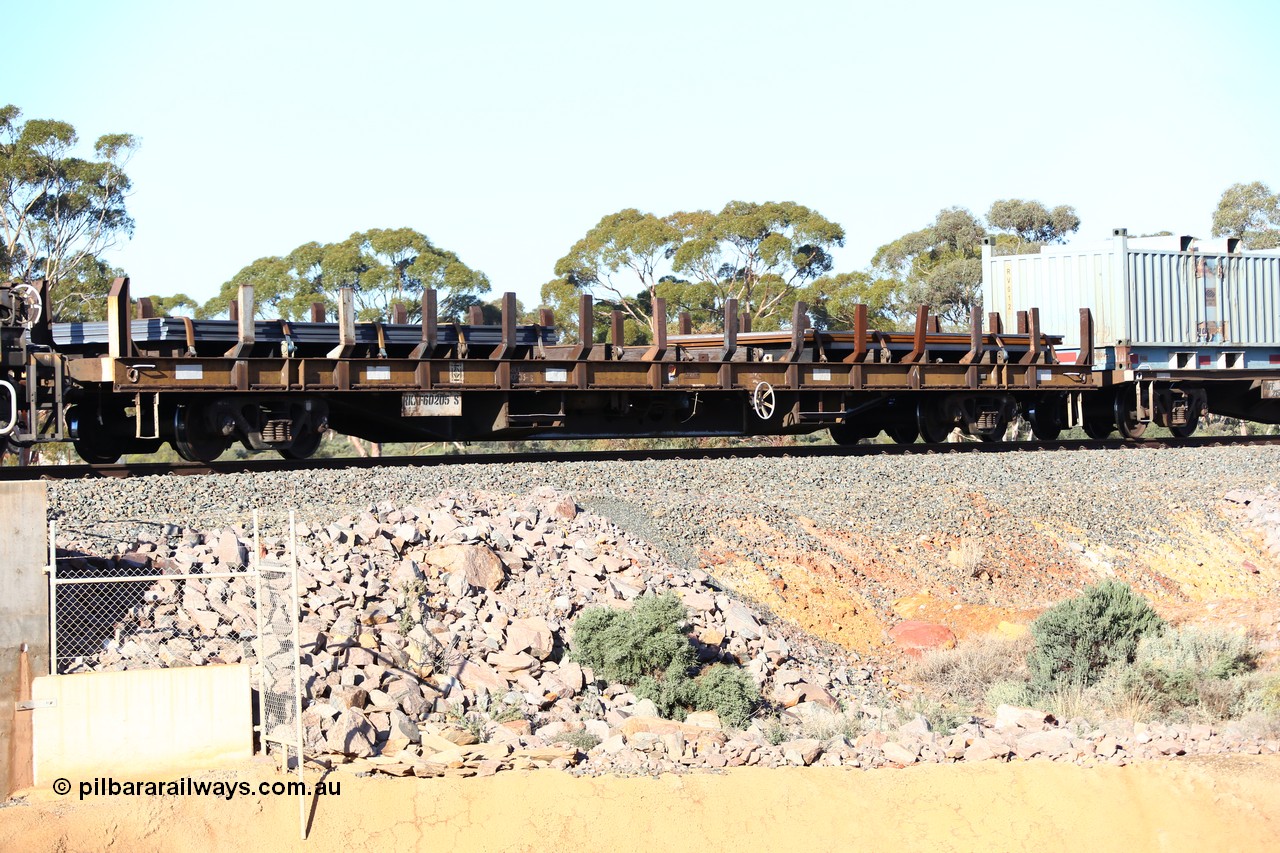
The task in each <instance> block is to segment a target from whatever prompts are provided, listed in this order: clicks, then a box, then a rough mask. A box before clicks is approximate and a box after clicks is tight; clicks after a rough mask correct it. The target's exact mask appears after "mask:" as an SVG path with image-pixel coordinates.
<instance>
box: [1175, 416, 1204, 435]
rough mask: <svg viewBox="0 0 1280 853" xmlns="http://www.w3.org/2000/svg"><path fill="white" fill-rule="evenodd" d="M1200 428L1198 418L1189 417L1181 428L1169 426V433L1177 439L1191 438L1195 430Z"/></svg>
mask: <svg viewBox="0 0 1280 853" xmlns="http://www.w3.org/2000/svg"><path fill="white" fill-rule="evenodd" d="M1199 426H1200V418H1199V416H1197V415H1189V416H1188V418H1187V422H1186V423H1185V424H1183V425H1182V426H1171V427H1169V432H1171V433H1173V434H1174V436H1175V437H1177V438H1191V436H1193V435H1195V434H1196V429H1197V428H1198V427H1199Z"/></svg>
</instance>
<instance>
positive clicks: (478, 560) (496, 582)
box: [424, 545, 507, 592]
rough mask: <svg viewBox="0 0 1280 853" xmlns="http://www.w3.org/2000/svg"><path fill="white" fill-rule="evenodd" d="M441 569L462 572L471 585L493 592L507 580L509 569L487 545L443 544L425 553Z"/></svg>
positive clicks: (433, 564)
mask: <svg viewBox="0 0 1280 853" xmlns="http://www.w3.org/2000/svg"><path fill="white" fill-rule="evenodd" d="M424 557H425V560H426V562H427V563H428V564H430V565H432V566H435V567H437V568H439V569H440V570H441V571H447V572H451V573H456V574H460V576H461V579H462V580H465V582H466V583H467V584H468V585H470V586H471V587H474V588H477V589H487V590H489V591H490V592H493V591H494V590H496V589H497V588H498V587H500V586H501V585H502V582H503V581H504V580H506V577H507V569H506V566H504V565H503V563H502V560H500V559H498V555H497V554H495V553H494V552H493V551H492V550H490V549H489V547H488V546H487V545H442V546H440V547H438V548H433V549H432V550H430V551H427V552H426V553H425V555H424Z"/></svg>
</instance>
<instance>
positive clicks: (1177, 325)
mask: <svg viewBox="0 0 1280 853" xmlns="http://www.w3.org/2000/svg"><path fill="white" fill-rule="evenodd" d="M982 263H983V282H982V299H983V304H984V305H985V307H986V308H987V309H988V310H992V311H1001V310H1007V309H1008V308H1009V307H1012V306H1019V305H1027V304H1033V305H1037V306H1039V308H1040V315H1041V322H1042V323H1043V324H1044V325H1045V327H1046V328H1053V329H1059V330H1062V332H1063V343H1062V346H1061V347H1059V349H1058V358H1059V360H1060V361H1063V362H1077V363H1089V364H1091V365H1092V366H1093V368H1094V370H1095V371H1097V373H1098V378H1099V379H1100V383H1101V384H1102V385H1103V386H1107V385H1110V386H1111V387H1112V388H1113V391H1112V393H1110V394H1101V395H1094V396H1090V397H1089V398H1087V399H1085V400H1082V401H1081V402H1082V405H1083V408H1084V409H1085V411H1084V423H1085V427H1086V429H1087V430H1089V431H1090V432H1091V434H1094V433H1099V434H1105V433H1106V432H1110V431H1111V427H1112V426H1113V425H1114V426H1116V428H1118V429H1119V430H1120V432H1121V433H1122V434H1124V435H1126V437H1130V438H1137V437H1140V436H1141V434H1142V432H1143V431H1144V430H1145V429H1146V427H1147V425H1148V424H1150V423H1158V424H1160V425H1163V426H1167V427H1169V428H1170V429H1171V430H1172V431H1173V432H1174V433H1175V434H1187V435H1189V434H1190V433H1191V432H1193V431H1194V430H1195V428H1196V425H1197V423H1198V421H1199V418H1200V417H1201V416H1202V415H1203V414H1204V413H1206V412H1212V413H1215V414H1220V415H1226V416H1229V417H1236V418H1245V419H1249V420H1256V421H1263V422H1268V423H1277V422H1280V251H1248V250H1244V249H1242V248H1241V246H1240V243H1239V241H1238V240H1236V239H1234V238H1224V239H1219V240H1212V241H1210V240H1196V239H1194V238H1192V237H1186V236H1173V235H1167V236H1158V237H1130V236H1129V235H1128V233H1127V231H1126V230H1125V229H1123V228H1117V229H1115V230H1114V231H1113V233H1112V236H1111V237H1110V238H1109V239H1106V240H1102V241H1100V242H1098V243H1096V244H1071V245H1066V246H1045V247H1043V249H1042V250H1041V251H1040V252H1039V253H1036V254H1012V255H997V254H995V247H994V246H993V245H992V242H991V241H990V240H988V241H987V242H986V245H985V246H984V249H983V258H982ZM1082 308H1083V309H1088V310H1089V311H1090V313H1091V314H1092V316H1093V329H1092V333H1093V334H1092V338H1093V340H1092V347H1091V348H1090V349H1089V351H1087V352H1086V351H1083V349H1082V341H1081V333H1080V332H1079V331H1078V329H1079V328H1080V326H1079V324H1078V323H1077V321H1076V317H1077V315H1078V312H1079V310H1080V309H1082ZM1083 346H1084V347H1088V343H1087V342H1086V343H1084V344H1083Z"/></svg>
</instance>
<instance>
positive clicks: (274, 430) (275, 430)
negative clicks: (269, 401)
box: [262, 418, 293, 444]
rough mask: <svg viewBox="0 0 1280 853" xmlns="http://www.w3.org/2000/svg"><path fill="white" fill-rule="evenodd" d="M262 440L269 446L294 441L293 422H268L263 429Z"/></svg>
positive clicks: (282, 419) (280, 420) (285, 420)
mask: <svg viewBox="0 0 1280 853" xmlns="http://www.w3.org/2000/svg"><path fill="white" fill-rule="evenodd" d="M262 440H263V441H265V442H267V443H269V444H283V443H285V442H292V441H293V421H291V420H289V419H288V418H280V419H278V420H271V421H267V422H266V424H264V425H263V427H262Z"/></svg>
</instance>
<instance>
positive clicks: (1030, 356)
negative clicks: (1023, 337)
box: [1018, 308, 1044, 364]
mask: <svg viewBox="0 0 1280 853" xmlns="http://www.w3.org/2000/svg"><path fill="white" fill-rule="evenodd" d="M1018 313H1019V314H1024V313H1025V314H1026V321H1027V336H1028V337H1029V338H1030V341H1029V344H1030V345H1029V346H1028V347H1027V351H1026V353H1025V354H1024V355H1023V356H1022V358H1021V359H1019V363H1021V364H1039V363H1040V362H1041V361H1043V360H1044V347H1043V346H1041V343H1040V309H1039V308H1031V309H1030V310H1029V311H1026V312H1022V311H1020V312H1018Z"/></svg>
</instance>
